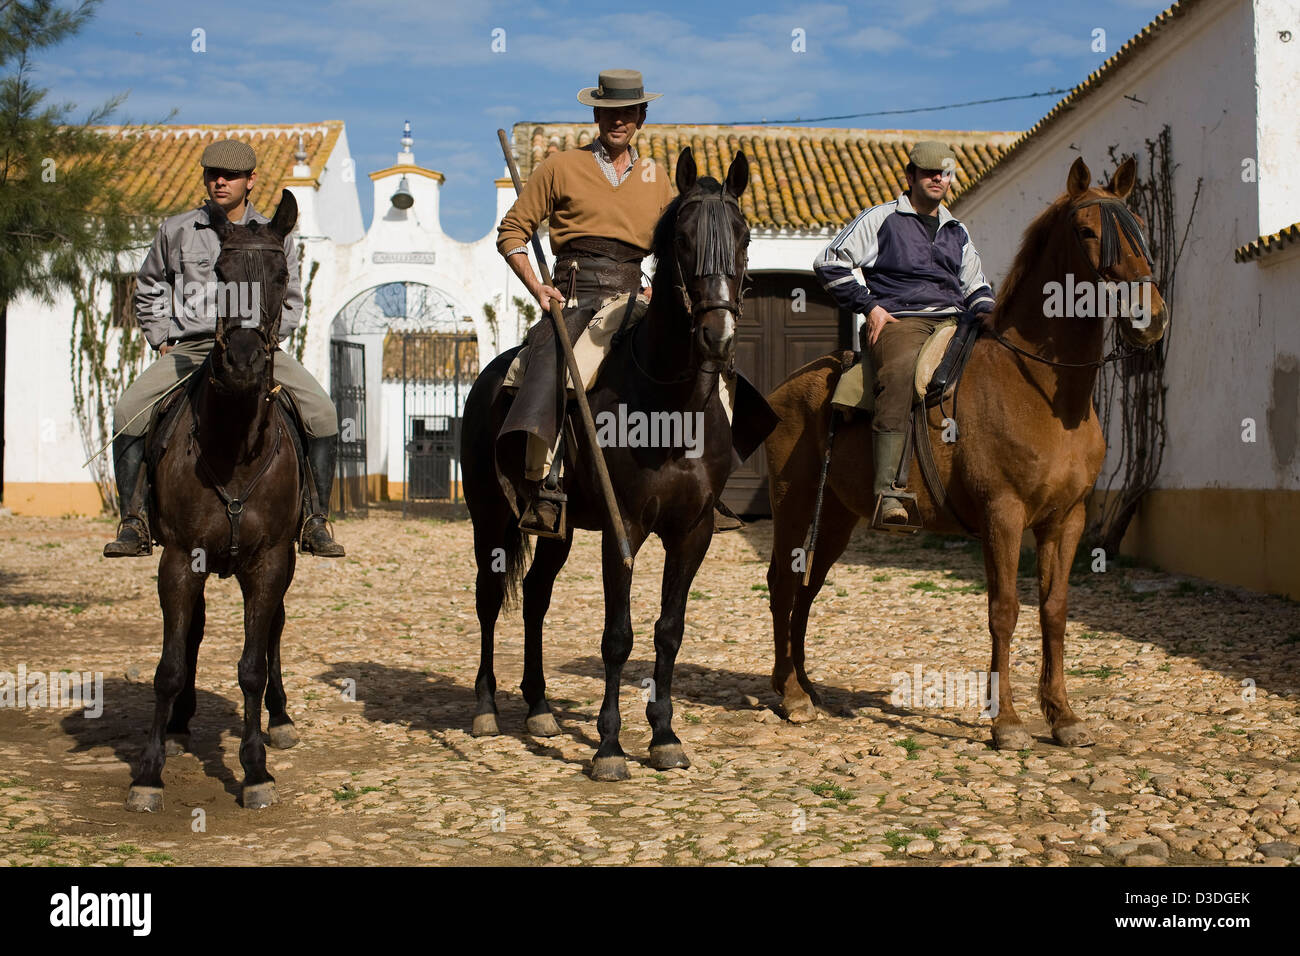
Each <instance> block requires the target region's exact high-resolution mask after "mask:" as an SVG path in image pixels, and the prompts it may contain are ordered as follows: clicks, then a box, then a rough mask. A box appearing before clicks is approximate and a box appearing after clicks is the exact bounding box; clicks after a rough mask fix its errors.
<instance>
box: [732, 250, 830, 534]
mask: <svg viewBox="0 0 1300 956" xmlns="http://www.w3.org/2000/svg"><path fill="white" fill-rule="evenodd" d="M750 280H751V281H752V283H753V287H752V290H751V291H750V292H749V294H747V295H746V296H745V317H744V318H743V319H741V321H740V326H739V328H738V329H737V330H736V368H737V369H738V370H739V371H740V372H741V373H742V374H744V376H745V377H746V378H748V379H749V380H750V382H752V383H753V384H754V386H755V387H756V388H757V389H758V390H759V392H761V393H762V394H763V395H767V394H768V393H769V392H771V391H772V389H774V388H776V386H778V385H780V384H781V382H783V381H785V378H786V376H787V375H789V374H790V373H791V372H793V371H794V370H795V369H797V368H799V366H801V365H805V364H807V363H808V362H811V361H812V360H813V359H815V358H817V357H818V356H821V355H825V354H826V353H827V352H833V351H835V350H836V349H839V348H849V347H850V342H851V337H852V331H851V330H852V324H851V323H852V315H851V314H850V313H847V312H844V313H842V312H840V310H839V307H838V306H836V304H835V301H834V300H833V299H832V298H831V297H830V296H829V295H827V294H826V292H824V291H823V290H822V287H821V284H820V283H819V282H818V281H817V277H816V276H814V275H813V274H812V273H810V272H760V273H755V274H753V275H751V276H750ZM797 290H802V293H803V294H802V295H797V294H796V292H797ZM800 305H802V309H800V308H799V306H800ZM722 499H723V501H725V502H726V503H727V507H729V508H731V509H732V510H733V511H735V512H736V513H737V514H742V515H755V516H760V515H767V514H770V513H771V509H770V507H769V505H768V500H767V461H766V459H765V457H764V453H763V449H762V448H760V449H759V450H758V451H756V452H755V453H754V454H753V456H752V457H751V458H750V459H749V460H748V461H746V462H745V463H744V464H743V465H741V466H740V467H739V468H738V469H736V471H735V472H734V473H733V474H732V476H731V479H730V480H729V481H728V482H727V488H726V490H725V491H724V492H723V495H722Z"/></svg>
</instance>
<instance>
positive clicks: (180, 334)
mask: <svg viewBox="0 0 1300 956" xmlns="http://www.w3.org/2000/svg"><path fill="white" fill-rule="evenodd" d="M200 162H201V164H202V166H203V186H204V189H205V190H206V191H207V194H208V202H209V203H212V204H215V205H217V206H220V207H221V209H222V210H224V211H225V213H226V217H227V218H228V219H229V220H230V221H231V222H232V223H236V224H238V225H245V226H246V225H248V224H249V223H252V222H257V223H265V222H269V221H270V220H268V219H267V218H266V217H265V216H263V215H262V214H261V213H260V212H258V211H257V210H256V209H254V208H253V205H252V203H251V202H250V201H249V193H250V191H251V190H252V188H253V185H254V183H255V182H256V180H257V173H256V168H257V154H256V153H254V151H253V148H252V147H251V146H249V145H248V144H247V143H241V142H239V141H238V140H233V139H227V140H220V141H218V142H215V143H212V144H210V145H209V146H208V147H207V148H206V149H204V150H203V156H202V159H201V161H200ZM208 225H209V219H208V204H207V203H205V204H204V205H202V206H200V207H199V208H197V209H192V210H190V211H189V212H184V213H181V214H180V215H177V216H172V217H171V218H169V219H167V220H165V221H164V222H163V224H162V225H161V226H160V227H159V228H158V235H157V236H156V237H155V238H154V241H153V246H152V248H150V250H149V255H148V256H146V257H145V260H144V265H142V266H141V267H140V272H139V274H138V276H137V277H136V293H135V314H136V320H137V321H138V322H139V323H140V327H141V329H143V330H144V336H145V339H146V341H148V343H149V345H151V346H152V347H153V348H154V349H155V350H157V352H158V355H159V358H158V360H157V361H156V362H154V363H153V364H152V365H150V366H149V367H148V368H147V369H145V370H144V372H143V373H141V375H140V377H139V378H137V379H136V380H135V381H134V382H133V383H132V384H131V387H130V388H128V389H127V390H126V391H125V392H123V393H122V397H121V398H120V399H118V402H117V405H116V407H115V408H114V409H113V425H114V431H115V432H121V434H119V435H118V437H117V438H115V439H114V440H113V469H114V474H115V477H116V479H117V496H118V502H119V504H120V506H121V513H122V521H121V524H119V525H118V531H117V538H116V540H114V541H110V542H109V543H108V544H107V545H105V546H104V556H105V557H107V558H122V557H137V556H140V555H146V554H150V553H152V551H153V546H152V541H151V540H150V533H149V528H148V524H147V523H146V521H145V519H144V515H143V514H141V513H140V512H141V510H142V509H143V506H144V502H146V501H148V495H147V494H141V495H138V496H137V495H136V494H134V491H135V488H136V484H137V480H138V478H139V477H140V469H141V467H142V466H143V463H144V434H145V430H146V429H147V427H148V425H149V417H150V416H149V413H148V411H147V409H148V408H150V406H152V405H153V403H155V402H156V401H157V400H158V399H159V398H161V397H162V396H163V395H164V394H165V393H166V392H167V391H168V390H170V389H171V388H172V386H174V385H176V384H177V383H178V382H179V381H180V380H181V379H182V378H184V377H185V376H186V375H187V374H188V373H190V372H191V371H193V370H194V369H196V368H198V367H199V366H200V365H201V364H202V363H203V360H204V359H206V358H207V356H208V353H209V352H211V351H212V346H213V342H214V337H215V335H216V327H217V303H218V297H219V293H218V291H217V275H216V264H217V256H218V255H219V254H220V252H221V243H220V241H219V240H218V239H217V235H216V233H215V232H213V231H212V230H211V229H208V228H204V227H206V226H208ZM284 254H285V258H286V260H287V264H288V268H289V287H288V290H287V292H286V293H285V297H284V307H283V311H282V312H281V314H280V335H281V337H284V336H287V335H289V333H291V332H292V331H293V330H294V329H295V328H297V326H298V323H299V322H300V321H301V320H302V308H303V303H302V290H301V289H300V288H299V285H298V244H297V242H296V241H295V240H294V238H293V236H292V235H289V236H285V239H284ZM275 380H276V381H277V382H278V383H280V384H281V385H283V386H284V387H285V389H287V390H288V391H289V392H290V393H291V394H292V395H293V396H294V398H295V399H296V400H297V403H298V407H299V409H300V411H301V412H302V418H303V425H304V426H305V428H306V430H307V458H308V461H309V462H310V465H311V472H312V476H313V478H314V479H315V489H316V492H317V494H318V495H319V498H320V509H321V510H320V511H319V512H317V513H315V514H310V515H307V516H306V521H305V523H304V525H303V532H302V538H301V540H300V543H299V546H300V548H301V550H302V551H304V552H306V553H308V554H315V555H318V556H320V557H327V558H335V557H343V555H344V551H343V546H342V545H340V544H339V543H338V542H336V541H335V540H334V539H333V537H332V536H331V535H330V531H329V525H328V523H327V520H326V519H327V517H328V515H327V514H326V513H325V511H326V509H328V508H329V500H330V490H331V486H332V484H333V480H334V464H335V456H336V454H337V445H336V436H337V435H338V420H337V416H336V414H335V411H334V403H333V402H332V401H330V397H329V395H327V394H326V393H325V390H324V389H323V388H321V386H320V384H319V383H318V382H317V381H316V380H315V379H314V378H312V376H311V373H310V372H308V371H307V370H306V369H305V368H303V367H302V365H301V364H300V363H299V362H298V361H297V360H295V359H294V358H293V356H291V355H288V354H286V353H284V352H280V353H279V354H277V355H276V357H275ZM304 510H306V509H304Z"/></svg>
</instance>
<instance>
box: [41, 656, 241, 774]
mask: <svg viewBox="0 0 1300 956" xmlns="http://www.w3.org/2000/svg"><path fill="white" fill-rule="evenodd" d="M195 697H196V700H197V704H198V706H197V709H196V710H195V713H194V718H193V719H192V720H191V722H190V733H191V737H190V751H189V752H190V754H192V755H193V756H194V757H195V758H197V759H198V761H199V762H200V764H202V766H203V773H204V776H206V777H210V778H212V779H215V780H219V781H220V782H221V784H222V786H223V787H225V790H226V792H227V793H229V794H231V795H233V796H238V795H239V793H240V783H239V779H238V777H236V775H235V774H234V773H233V772H232V771H231V770H230V768H229V767H227V766H226V763H225V761H224V759H223V755H224V752H225V751H224V750H223V748H222V744H221V737H222V734H223V733H231V734H234V735H235V736H236V737H238V736H239V735H241V734H242V733H243V726H244V725H243V718H242V716H241V715H240V712H239V710H238V708H236V707H235V705H234V704H232V703H231V702H230V701H229V700H228V699H227V698H225V697H222V696H221V695H219V694H214V693H212V692H211V691H206V690H203V689H202V688H201V687H196V688H195ZM102 699H103V701H104V712H103V713H102V714H100V716H98V717H87V716H85V713H84V711H77V712H75V713H73V714H69V715H68V716H66V717H64V718H63V719H62V720H61V721H60V722H59V725H60V727H61V729H62V730H63V732H64V733H65V734H66V735H67V736H69V737H71V738H72V739H73V740H74V741H75V743H74V744H73V747H72V749H71V750H70V751H69V753H82V752H85V751H88V750H93V749H94V748H96V747H111V748H112V749H113V755H114V756H115V757H117V759H118V760H120V761H121V762H122V764H123V765H124V767H125V769H126V771H127V773H128V774H129V773H131V772H133V771H134V769H135V765H136V763H137V761H138V760H139V758H140V754H141V752H142V751H143V750H144V745H145V740H146V737H147V736H148V732H149V725H150V723H151V722H152V721H153V712H154V691H153V682H152V681H146V682H143V683H133V682H131V681H127V680H125V679H122V678H111V679H109V678H106V679H105V680H104V695H103V698H102ZM237 748H238V744H236V749H237ZM170 759H175V758H170ZM128 782H129V777H128V776H124V777H123V788H125V787H126V785H127V783H128Z"/></svg>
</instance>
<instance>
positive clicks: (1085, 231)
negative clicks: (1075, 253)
mask: <svg viewBox="0 0 1300 956" xmlns="http://www.w3.org/2000/svg"><path fill="white" fill-rule="evenodd" d="M1079 235H1081V236H1083V238H1085V239H1096V238H1097V234H1096V233H1095V232H1093V231H1092V230H1091V229H1089V228H1088V227H1087V226H1084V227H1083V228H1082V229H1080V230H1079Z"/></svg>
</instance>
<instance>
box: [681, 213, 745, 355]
mask: <svg viewBox="0 0 1300 956" xmlns="http://www.w3.org/2000/svg"><path fill="white" fill-rule="evenodd" d="M696 203H720V204H723V205H724V206H725V205H727V204H730V205H732V206H734V207H735V208H736V211H737V212H739V211H740V203H739V201H738V200H737V199H736V198H735V197H734V196H732V195H731V194H730V193H729V192H727V191H726V190H723V191H722V192H718V193H701V192H699V191H698V190H697V191H695V192H694V193H693V194H692V195H690V196H688V197H687V198H685V199H683V200H682V201H681V203H680V204H679V205H678V207H677V216H678V218H679V219H680V218H681V214H682V210H683V209H685V208H686V207H687V206H692V205H694V204H696ZM741 218H742V219H743V218H744V214H743V213H741ZM708 219H709V217H708V216H705V217H703V218H702V220H701V225H702V226H703V225H704V224H705V223H707V222H708ZM696 245H697V247H702V246H703V243H696ZM702 251H703V250H702V248H697V253H701V252H702ZM673 268H674V270H675V276H674V280H673V288H674V289H676V290H677V293H678V295H680V296H681V297H682V305H683V306H684V307H685V308H686V311H687V312H688V313H689V314H690V316H691V334H692V335H694V334H695V332H696V330H697V329H698V328H699V324H700V323H699V320H700V316H701V315H703V314H704V313H705V312H713V311H715V310H717V309H721V310H723V311H726V312H730V313H731V314H732V315H734V316H735V317H736V319H737V321H739V319H740V317H741V316H742V315H744V300H745V274H746V272H747V271H748V266H747V265H746V266H745V267H742V268H741V270H740V281H739V282H738V283H737V284H736V288H737V289H738V290H739V297H738V298H737V299H736V301H735V302H732V301H731V300H730V299H701V300H700V301H699V302H692V301H691V293H690V290H689V289H687V288H686V274H685V273H684V272H682V262H681V259H680V257H679V256H678V254H677V243H676V242H674V243H673ZM696 274H697V275H699V274H700V273H696ZM706 274H711V273H706Z"/></svg>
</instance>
